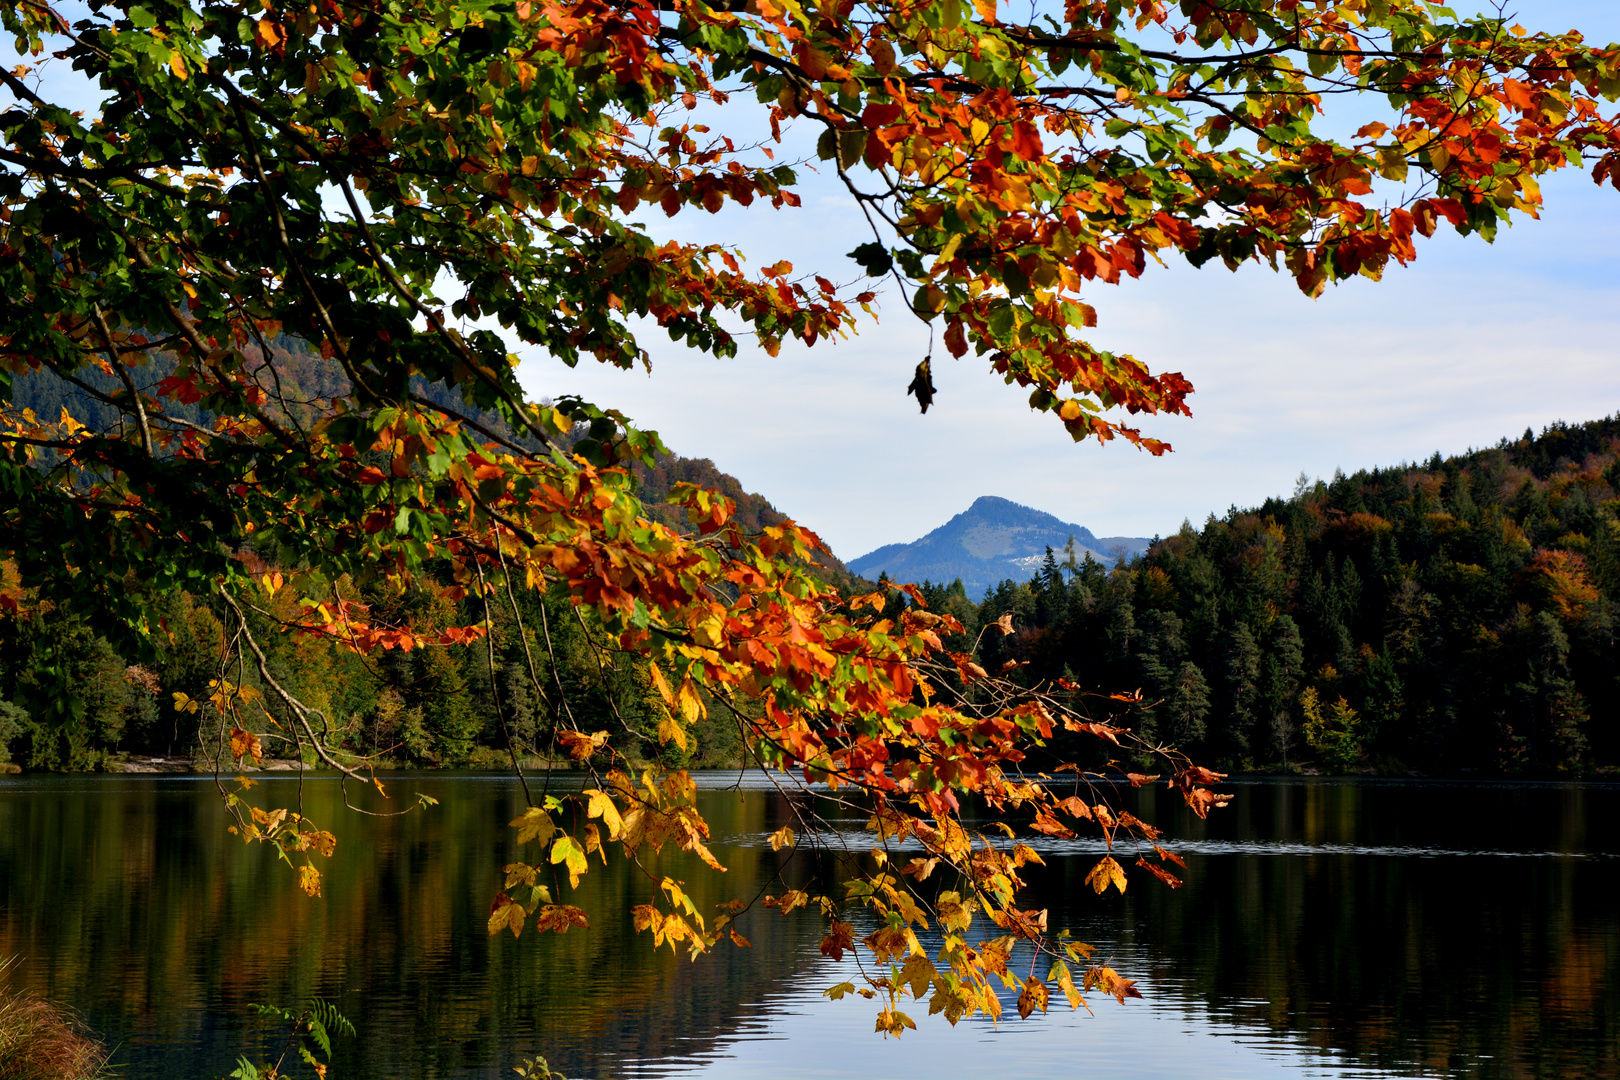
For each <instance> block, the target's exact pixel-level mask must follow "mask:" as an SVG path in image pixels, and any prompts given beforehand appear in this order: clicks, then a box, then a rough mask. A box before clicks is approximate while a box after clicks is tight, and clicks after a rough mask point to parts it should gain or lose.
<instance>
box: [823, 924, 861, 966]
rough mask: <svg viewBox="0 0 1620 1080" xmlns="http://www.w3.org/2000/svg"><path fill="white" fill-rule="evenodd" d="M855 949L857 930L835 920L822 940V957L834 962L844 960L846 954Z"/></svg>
mask: <svg viewBox="0 0 1620 1080" xmlns="http://www.w3.org/2000/svg"><path fill="white" fill-rule="evenodd" d="M854 947H855V928H854V927H853V926H851V925H850V924H849V923H846V922H837V921H836V920H835V921H834V922H833V924H832V928H831V929H830V930H828V931H827V935H826V936H825V937H823V938H822V939H821V955H822V956H826V957H830V958H831V959H832V960H834V961H838V960H842V959H843V958H844V953H845V952H847V951H849V950H850V949H853V948H854Z"/></svg>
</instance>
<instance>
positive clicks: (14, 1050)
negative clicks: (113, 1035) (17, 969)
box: [0, 961, 107, 1080]
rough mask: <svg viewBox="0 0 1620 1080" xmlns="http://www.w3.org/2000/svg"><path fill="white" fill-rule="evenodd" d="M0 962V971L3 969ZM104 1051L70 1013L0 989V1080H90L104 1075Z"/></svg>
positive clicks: (43, 1001) (24, 995)
mask: <svg viewBox="0 0 1620 1080" xmlns="http://www.w3.org/2000/svg"><path fill="white" fill-rule="evenodd" d="M9 966H10V964H9V961H0V972H4V970H5V969H6V968H7V967H9ZM106 1063H107V1051H106V1049H105V1048H103V1047H102V1045H101V1044H100V1043H98V1042H96V1041H95V1040H94V1039H92V1038H90V1037H89V1036H88V1035H86V1034H85V1033H84V1031H83V1030H82V1028H81V1026H80V1024H79V1023H78V1021H77V1018H75V1017H74V1016H73V1014H72V1013H70V1012H68V1011H67V1010H65V1009H63V1008H61V1007H60V1006H57V1005H53V1004H51V1003H50V1002H49V1001H45V1000H42V999H40V998H36V997H32V996H30V995H27V994H21V993H17V992H14V991H12V990H9V989H5V988H3V987H0V1080H92V1078H95V1077H101V1076H104V1075H106V1073H105V1066H106Z"/></svg>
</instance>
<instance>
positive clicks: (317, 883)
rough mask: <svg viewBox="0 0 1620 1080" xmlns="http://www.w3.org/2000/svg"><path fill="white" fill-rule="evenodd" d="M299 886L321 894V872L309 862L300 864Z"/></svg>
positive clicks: (317, 894) (311, 892)
mask: <svg viewBox="0 0 1620 1080" xmlns="http://www.w3.org/2000/svg"><path fill="white" fill-rule="evenodd" d="M283 812H285V811H283ZM298 887H299V888H300V889H303V890H304V892H305V893H307V894H309V895H310V896H319V895H321V872H320V871H319V870H317V869H315V868H314V867H313V866H311V865H309V864H308V863H305V864H304V865H303V866H300V867H299V868H298Z"/></svg>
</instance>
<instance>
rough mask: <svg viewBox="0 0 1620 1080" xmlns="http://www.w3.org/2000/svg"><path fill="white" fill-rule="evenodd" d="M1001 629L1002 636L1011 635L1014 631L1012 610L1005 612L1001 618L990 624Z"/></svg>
mask: <svg viewBox="0 0 1620 1080" xmlns="http://www.w3.org/2000/svg"><path fill="white" fill-rule="evenodd" d="M990 625H991V626H994V627H995V628H996V629H997V630H1000V631H1001V636H1002V637H1011V636H1012V632H1013V624H1012V612H1010V611H1008V612H1005V613H1004V614H1003V615H1002V616H1001V618H999V619H997V620H996V621H995V622H993V623H991V624H990Z"/></svg>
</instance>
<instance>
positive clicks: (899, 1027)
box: [876, 1009, 917, 1039]
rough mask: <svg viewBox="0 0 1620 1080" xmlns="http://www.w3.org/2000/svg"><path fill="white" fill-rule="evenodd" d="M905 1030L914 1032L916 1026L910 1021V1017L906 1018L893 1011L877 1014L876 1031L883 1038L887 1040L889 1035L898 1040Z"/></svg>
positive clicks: (900, 1013)
mask: <svg viewBox="0 0 1620 1080" xmlns="http://www.w3.org/2000/svg"><path fill="white" fill-rule="evenodd" d="M907 1028H910V1029H911V1030H912V1031H916V1030H917V1025H916V1023H915V1022H914V1021H913V1020H912V1019H911V1017H909V1016H907V1015H906V1014H905V1013H903V1012H897V1011H895V1010H894V1009H884V1010H883V1011H882V1012H881V1013H879V1014H878V1018H877V1028H876V1030H877V1031H880V1032H882V1033H883V1037H884V1038H888V1037H889V1036H890V1035H893V1036H894V1037H895V1038H897V1039H898V1038H899V1037H900V1035H901V1033H902V1032H904V1031H905V1030H906V1029H907Z"/></svg>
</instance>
